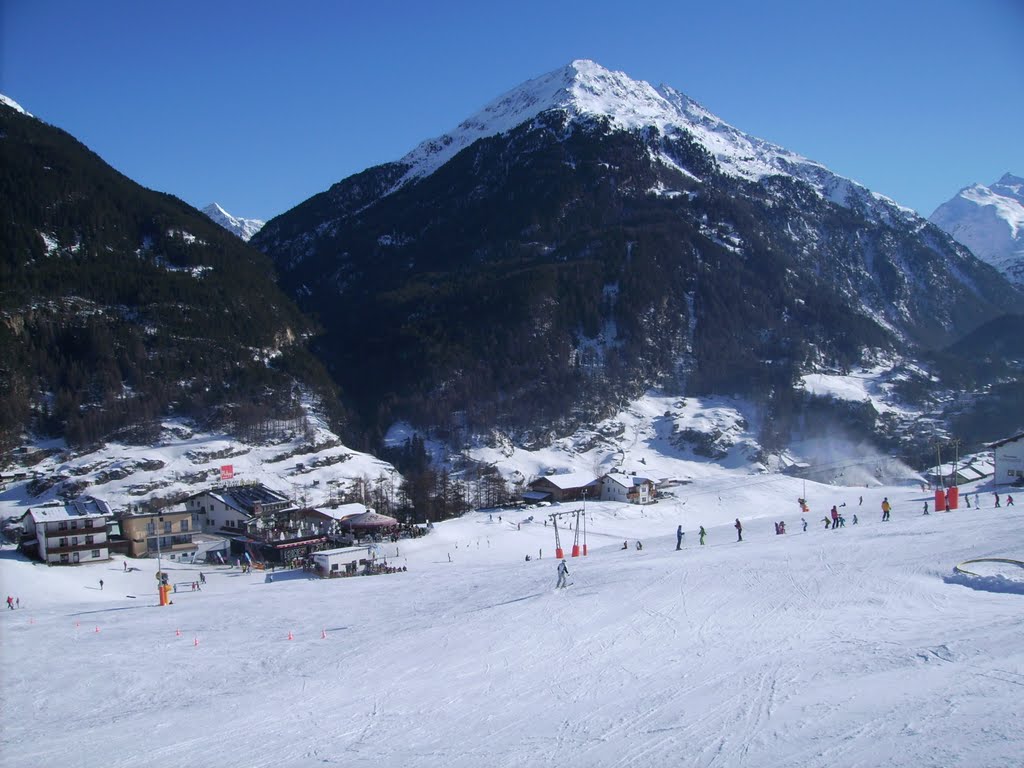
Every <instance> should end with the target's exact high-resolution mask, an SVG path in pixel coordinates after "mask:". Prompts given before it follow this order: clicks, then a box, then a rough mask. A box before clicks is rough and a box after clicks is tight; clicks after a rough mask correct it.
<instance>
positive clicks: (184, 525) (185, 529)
mask: <svg viewBox="0 0 1024 768" xmlns="http://www.w3.org/2000/svg"><path fill="white" fill-rule="evenodd" d="M181 532H182V533H188V520H182V521H181Z"/></svg>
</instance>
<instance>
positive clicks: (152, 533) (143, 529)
mask: <svg viewBox="0 0 1024 768" xmlns="http://www.w3.org/2000/svg"><path fill="white" fill-rule="evenodd" d="M198 522H199V521H198V515H197V516H193V515H192V513H191V512H188V511H186V510H177V511H172V510H162V511H160V512H147V513H143V514H129V515H122V516H121V518H120V523H121V535H122V536H124V538H125V540H126V541H127V543H128V555H130V556H131V557H145V556H147V555H149V556H151V557H156V555H157V554H158V553H159V554H161V555H163V556H165V557H168V556H170V557H173V556H180V555H185V554H188V553H193V552H195V551H196V545H195V543H193V541H192V536H193V535H194V534H195V532H196V529H197V528H198Z"/></svg>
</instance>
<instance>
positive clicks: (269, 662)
mask: <svg viewBox="0 0 1024 768" xmlns="http://www.w3.org/2000/svg"><path fill="white" fill-rule="evenodd" d="M676 491H677V492H678V493H679V495H678V496H676V497H669V498H664V499H662V501H661V502H660V503H658V504H655V505H651V506H647V507H638V506H632V505H625V504H615V503H612V502H603V503H588V504H587V507H586V523H587V528H586V544H587V547H588V554H587V556H586V557H580V558H571V557H570V558H569V559H568V560H569V561H568V567H569V580H570V582H571V586H569V588H568V589H565V590H555V589H554V588H553V587H554V584H555V565H556V560H555V559H554V557H553V547H554V541H553V534H552V532H553V529H552V527H551V525H547V526H545V525H544V524H543V522H542V520H543V517H542V516H543V515H546V514H550V513H552V512H571V511H573V510H575V509H576V508H577V506H576V505H569V504H561V505H554V506H551V507H543V508H537V509H527V510H522V511H517V512H510V511H502V510H492V511H483V512H474V513H470V514H467V515H466V516H464V517H462V518H460V519H457V520H452V521H447V522H442V523H438V524H436V525H435V528H434V530H433V532H431V533H430V534H428V535H427V536H425V537H423V538H420V539H417V540H412V541H410V540H400V541H399V542H398V543H397V544H395V543H385V544H382V545H381V549H382V554H384V555H386V556H387V557H388V560H389V562H390V563H391V564H393V565H398V566H405V567H407V568H408V572H404V573H395V574H389V575H379V576H369V577H356V578H348V579H337V580H331V581H321V580H315V579H310V578H307V575H306V574H304V573H302V572H294V573H293V572H278V573H277V574H275V578H274V580H273V582H272V583H268V582H267V581H266V580H265V577H264V576H263V574H258V573H251V574H242V573H240V572H239V571H238V570H237V569H234V568H231V567H224V566H213V567H207V566H205V565H194V566H193V565H191V564H187V563H180V562H170V563H168V562H167V561H165V563H164V564H165V567H167V569H168V570H169V572H170V573H171V577H172V580H173V581H174V582H176V583H178V584H179V591H178V592H177V593H176V594H175V595H173V597H174V604H173V605H171V606H168V607H165V608H160V607H157V605H156V594H155V590H154V584H155V580H154V572H155V570H156V563H155V561H153V560H127V561H125V560H123V559H122V558H120V557H117V558H115V559H114V560H113V561H111V562H107V563H102V564H96V565H90V566H80V567H75V568H69V567H64V568H61V567H53V568H48V567H46V566H43V565H33V564H32V563H30V562H27V561H25V560H23V559H22V558H21V557H20V556H19V555H17V554H16V553H15V552H14V551H13V550H12V549H11V548H10V547H4V549H3V550H2V551H0V577H2V581H3V589H4V591H5V592H6V593H7V594H11V595H13V596H16V597H18V599H19V600H20V601H21V603H22V607H21V608H20V609H19V610H13V611H8V610H4V611H3V614H2V616H0V631H2V642H3V649H4V655H3V661H4V674H3V676H2V677H0V722H2V723H3V725H2V730H0V755H2V756H3V758H2V763H3V764H4V765H11V766H14V765H17V766H19V767H20V768H27V767H31V766H52V765H64V766H102V767H103V768H118V767H119V766H125V768H127V767H128V766H130V767H131V768H141V767H143V766H168V765H190V764H194V763H197V762H202V763H206V762H209V761H211V760H214V761H217V762H222V761H228V762H229V763H230V764H232V765H244V766H253V767H258V766H267V767H268V768H269V767H271V766H272V767H273V768H281V767H283V766H311V765H322V764H324V765H355V764H359V763H361V762H366V761H370V762H372V763H373V764H376V765H396V766H407V767H415V766H424V767H426V766H438V765H445V766H473V768H479V766H523V765H559V766H567V767H572V766H581V767H583V766H586V767H587V768H594V767H602V766H607V767H609V768H610V767H611V766H627V765H648V766H664V765H676V764H685V765H693V766H712V765H714V766H796V765H798V766H807V767H813V766H821V767H822V768H840V767H842V766H877V765H892V766H953V765H970V766H986V767H987V768H998V767H1000V766H1006V767H1007V768H1009V767H1010V766H1019V765H1020V756H1021V755H1022V754H1024V730H1022V729H1021V727H1020V723H1021V722H1022V718H1024V695H1022V693H1024V691H1022V689H1024V641H1022V637H1024V602H1022V601H1024V595H1022V594H1019V593H1015V592H1014V591H1012V589H1000V588H993V585H994V586H995V587H999V586H1004V587H1005V582H1006V581H1007V580H1011V579H1012V578H1013V573H1012V572H1010V571H1005V572H1000V573H997V574H994V575H990V574H985V573H982V575H981V576H979V577H976V578H975V579H974V580H973V582H972V581H970V580H963V581H961V582H957V581H955V580H950V579H949V578H948V577H950V576H951V575H952V574H953V568H954V566H956V565H957V564H958V563H960V562H962V561H964V560H968V559H972V558H979V557H1003V558H1016V559H1018V560H1019V559H1021V558H1022V557H1024V514H1022V513H1020V512H1016V511H1015V510H1014V508H1012V507H1010V508H1007V507H1005V506H1004V507H1002V508H1000V509H994V508H993V500H992V497H991V494H990V493H988V492H987V491H986V490H985V489H981V496H980V499H981V502H982V503H981V508H980V509H970V510H967V509H962V510H958V511H955V512H952V513H946V514H935V513H933V514H931V515H928V516H924V515H922V514H921V508H922V504H923V502H924V501H925V500H927V499H928V495H927V494H923V493H922V492H921V490H920V488H919V487H918V486H916V485H907V486H879V487H872V488H870V489H868V488H863V487H836V486H819V485H815V484H811V483H807V484H806V485H805V484H803V483H802V481H799V480H796V479H792V478H785V477H781V476H777V475H768V476H760V477H748V478H747V479H746V480H745V481H742V482H741V481H737V482H735V483H734V484H733V485H732V486H730V487H724V486H722V485H721V484H719V485H717V486H708V487H703V486H702V485H700V484H698V483H694V484H692V485H689V486H685V487H683V488H677V489H676ZM963 491H967V492H970V493H972V495H973V493H974V491H973V489H969V488H963V489H962V492H963ZM801 494H803V495H805V496H806V497H807V499H808V501H809V504H810V507H811V512H810V513H808V514H806V515H804V517H806V519H807V521H808V523H809V528H808V530H807V532H806V533H804V532H803V531H802V530H801V525H800V517H801V516H800V514H799V512H798V510H797V506H796V499H797V497H798V496H800V495H801ZM861 497H863V503H861V501H860V499H861ZM884 497H888V498H889V499H890V501H892V502H893V514H892V520H891V521H890V522H887V523H883V522H881V521H880V516H881V515H880V512H879V505H880V503H881V501H882V499H883V498H884ZM843 503H845V504H846V506H845V507H842V508H841V511H843V512H844V514H845V517H846V520H847V523H846V527H845V528H841V529H839V530H837V531H831V530H825V529H824V527H823V524H822V523H821V518H822V516H823V515H824V513H825V511H826V510H827V509H828V508H829V507H831V505H832V504H843ZM854 513H857V514H858V517H859V522H858V524H857V525H853V523H852V516H853V514H854ZM737 516H739V517H740V518H742V520H743V522H744V528H743V539H744V541H743V542H742V543H738V542H737V541H736V533H735V531H734V529H733V528H732V526H731V524H730V523H731V521H732V520H733V518H735V517H737ZM531 518H532V519H531ZM570 519H573V518H572V517H571V516H570V517H568V518H562V525H563V527H561V528H560V531H561V543H562V545H563V546H564V547H565V549H566V551H567V553H568V552H569V551H570V550H571V547H572V544H573V536H574V535H575V531H569V530H568V529H567V528H565V527H564V526H565V523H566V522H567V521H568V520H570ZM780 519H784V520H785V521H786V522H787V524H788V530H789V533H787V534H785V535H776V534H775V533H774V529H773V525H772V523H773V521H776V520H780ZM677 525H682V526H683V529H684V531H685V535H684V537H683V545H682V549H681V551H676V536H675V531H676V526H677ZM700 525H704V526H706V528H707V531H708V539H707V544H706V545H705V546H700V545H699V544H698V540H697V530H698V527H699V526H700ZM637 539H639V540H641V541H642V542H643V549H642V550H639V551H638V550H637V549H636V548H635V546H634V545H635V542H636V540H637ZM624 540H625V541H627V542H628V548H627V549H625V550H623V549H622V548H621V547H622V543H623V541H624ZM580 543H581V544H582V543H583V541H582V540H581V542H580ZM526 555H531V559H530V560H529V561H527V560H526ZM126 565H127V566H130V568H131V569H132V570H130V571H128V572H126V571H125V570H124V569H125V566H126ZM199 571H202V572H203V573H204V575H205V576H206V580H207V583H206V585H205V587H204V588H203V590H202V591H201V592H193V591H192V590H191V588H190V586H189V587H186V585H190V584H191V582H192V581H194V580H196V579H198V572H199ZM100 579H102V580H103V581H104V586H103V589H102V590H101V589H100V586H99V581H100ZM133 596H134V597H133ZM289 638H291V639H289Z"/></svg>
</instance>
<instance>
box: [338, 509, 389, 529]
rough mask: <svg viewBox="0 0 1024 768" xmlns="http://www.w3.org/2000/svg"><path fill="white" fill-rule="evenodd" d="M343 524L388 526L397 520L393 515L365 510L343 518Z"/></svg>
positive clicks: (351, 525)
mask: <svg viewBox="0 0 1024 768" xmlns="http://www.w3.org/2000/svg"><path fill="white" fill-rule="evenodd" d="M345 525H347V526H349V527H350V528H390V527H391V526H395V525H398V521H397V520H395V518H393V517H388V516H387V515H378V514H377V513H376V512H371V511H369V510H367V511H366V512H363V513H362V514H359V515H352V516H351V517H347V518H345Z"/></svg>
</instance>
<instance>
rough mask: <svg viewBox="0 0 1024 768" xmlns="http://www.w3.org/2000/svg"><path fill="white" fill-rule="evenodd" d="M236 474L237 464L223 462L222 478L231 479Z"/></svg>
mask: <svg viewBox="0 0 1024 768" xmlns="http://www.w3.org/2000/svg"><path fill="white" fill-rule="evenodd" d="M234 476H235V465H234V464H223V465H221V468H220V479H221V480H230V479H231V478H233V477H234Z"/></svg>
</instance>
